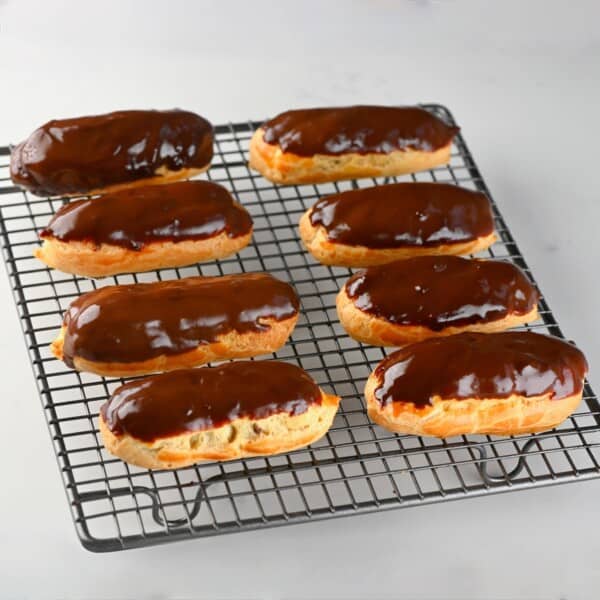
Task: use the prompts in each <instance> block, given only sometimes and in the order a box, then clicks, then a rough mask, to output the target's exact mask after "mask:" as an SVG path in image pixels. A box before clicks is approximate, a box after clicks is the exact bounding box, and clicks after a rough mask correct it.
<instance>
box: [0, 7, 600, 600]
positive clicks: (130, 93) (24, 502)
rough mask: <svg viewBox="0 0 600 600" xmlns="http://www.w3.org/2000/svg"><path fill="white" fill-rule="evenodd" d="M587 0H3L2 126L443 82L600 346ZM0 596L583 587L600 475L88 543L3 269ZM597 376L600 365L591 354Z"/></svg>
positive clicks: (596, 79)
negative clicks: (133, 543) (170, 539)
mask: <svg viewBox="0 0 600 600" xmlns="http://www.w3.org/2000/svg"><path fill="white" fill-rule="evenodd" d="M599 19H600V5H599V4H597V3H596V2H594V0H590V1H588V2H585V1H580V2H559V1H550V0H545V1H543V0H540V1H529V2H522V1H520V0H519V1H517V0H505V1H504V2H495V3H492V2H481V1H476V0H472V1H458V0H456V1H447V2H442V1H439V2H436V1H427V0H415V1H410V2H409V1H407V2H394V1H392V0H371V1H362V2H358V1H356V2H345V3H342V2H316V1H312V2H306V1H304V2H294V3H292V2H278V3H275V2H272V3H267V2H264V1H261V0H254V1H253V2H252V3H248V2H241V1H240V2H227V1H220V2H219V1H214V2H195V3H194V2H191V1H190V2H183V1H175V0H170V1H169V2H165V1H163V2H158V1H153V2H142V1H141V0H140V1H139V2H134V1H131V2H126V1H120V2H117V1H107V0H102V1H98V2H91V3H84V2H79V3H78V2H75V1H72V2H67V1H64V0H63V1H58V0H57V1H54V2H42V1H41V0H40V1H39V2H27V1H20V2H17V1H16V0H8V1H7V0H4V1H1V0H0V90H1V92H0V97H1V104H0V136H1V137H0V145H3V144H4V143H7V142H15V141H19V140H20V139H21V138H22V137H24V136H26V135H27V134H28V133H29V132H30V131H31V130H32V129H33V128H34V127H35V126H37V125H39V124H41V123H42V122H44V121H46V120H48V119H50V118H52V117H64V116H74V115H79V114H89V113H96V112H104V111H109V110H114V109H119V108H128V107H131V108H150V107H156V108H171V107H173V106H178V107H182V108H188V109H191V110H195V111H197V112H199V113H201V114H203V115H205V116H206V117H208V118H209V119H210V120H211V121H212V122H213V123H219V122H223V121H228V120H231V121H235V120H240V119H248V118H262V117H265V116H268V115H272V114H274V113H276V112H279V111H281V110H285V109H287V108H291V107H300V106H307V105H313V106H314V105H332V104H349V103H381V104H386V103H389V104H396V103H411V102H428V101H430V102H440V103H443V104H445V105H447V106H448V107H449V108H450V109H451V110H452V111H453V113H454V115H455V117H456V119H457V120H458V121H459V123H460V124H461V125H462V128H463V133H464V135H465V137H466V139H467V141H468V143H469V145H470V148H471V150H472V152H473V153H474V156H475V158H476V160H477V162H478V164H479V166H480V168H481V170H482V171H483V174H484V176H485V178H486V180H487V182H488V185H489V187H490V188H491V191H492V193H493V195H494V197H495V199H496V201H497V202H498V204H499V205H500V208H501V210H502V211H503V213H504V216H505V218H506V220H507V222H508V225H509V227H511V229H512V231H513V233H514V235H515V237H516V239H517V242H518V243H519V245H520V248H521V250H522V252H523V254H524V255H525V257H526V259H527V260H528V262H529V265H530V267H531V268H532V270H533V272H534V273H535V276H536V278H537V280H538V283H539V284H540V287H541V289H542V290H543V291H544V293H545V295H546V298H547V299H548V301H549V303H550V305H551V307H552V308H553V310H554V313H555V315H556V317H557V319H558V320H559V322H560V324H561V326H562V328H563V330H564V332H565V334H566V335H567V336H568V337H570V338H572V339H574V340H576V341H577V343H578V345H579V346H580V347H581V348H582V349H583V350H584V351H585V352H586V353H587V355H588V358H589V361H590V363H591V365H592V369H593V368H594V366H595V365H597V364H600V346H599V345H598V343H597V340H598V339H599V338H600V319H599V318H598V308H597V307H598V305H599V304H600V278H599V277H598V258H599V250H600V243H599V240H598V227H597V221H598V219H599V218H600V198H599V197H598V189H599V188H598V174H597V170H598V166H597V159H596V152H597V140H598V139H599V138H600V118H599V116H598V115H599V113H598V105H599V104H600V34H599V32H598V27H597V23H598V21H599ZM0 308H1V310H0V327H1V328H2V331H3V343H2V345H1V347H0V364H2V366H3V376H2V380H1V383H0V388H1V389H2V396H3V400H2V401H3V404H4V410H3V412H2V419H0V473H1V475H2V491H1V492H0V597H2V598H36V599H42V598H59V597H60V598H97V599H108V598H155V599H158V598H181V599H183V598H293V599H304V598H340V599H342V598H343V599H346V600H350V599H354V598H356V599H358V598H361V599H362V598H462V599H467V598H495V599H496V598H534V597H535V598H569V599H572V598H589V597H592V596H593V595H594V594H596V595H597V590H598V586H599V585H600V570H599V569H598V556H599V552H600V532H599V531H598V514H599V511H598V505H599V494H600V481H595V482H587V483H581V484H574V485H566V486H559V487H554V488H545V489H537V490H532V491H526V492H519V493H513V494H505V495H500V496H492V497H485V498H480V499H474V500H463V501H460V502H455V503H447V504H442V505H433V506H426V507H422V508H415V509H407V510H400V511H392V512H387V513H384V514H377V515H367V516H362V517H356V518H349V519H341V520H335V521H329V522H320V523H316V524H309V525H300V526H294V527H287V528H281V529H274V530H266V531H262V532H250V533H244V534H238V535H233V536H224V537H220V538H209V539H203V540H193V541H190V542H185V543H178V544H169V545H166V546H162V547H154V548H149V549H144V550H133V551H128V552H120V553H114V554H110V555H106V554H105V555H94V554H91V553H89V552H86V551H85V550H83V549H82V547H81V546H80V544H79V542H78V540H77V538H76V535H75V530H74V527H73V524H72V522H71V516H70V513H69V508H68V505H67V502H66V500H65V495H64V491H63V489H62V483H61V479H60V476H59V473H58V470H57V466H56V461H55V458H54V453H53V450H52V446H51V442H50V438H49V435H48V432H47V429H46V425H45V422H44V417H43V415H42V411H41V409H40V402H39V399H38V396H37V392H36V389H35V384H34V381H33V377H32V375H31V367H30V365H29V360H28V357H27V353H26V350H25V345H24V342H23V337H22V335H21V331H20V325H19V322H18V318H17V313H16V309H15V306H14V302H13V299H12V297H11V293H10V289H9V286H8V282H7V277H6V273H5V270H4V269H3V268H2V269H0ZM591 379H592V383H594V381H597V380H596V379H595V371H594V370H592V377H591Z"/></svg>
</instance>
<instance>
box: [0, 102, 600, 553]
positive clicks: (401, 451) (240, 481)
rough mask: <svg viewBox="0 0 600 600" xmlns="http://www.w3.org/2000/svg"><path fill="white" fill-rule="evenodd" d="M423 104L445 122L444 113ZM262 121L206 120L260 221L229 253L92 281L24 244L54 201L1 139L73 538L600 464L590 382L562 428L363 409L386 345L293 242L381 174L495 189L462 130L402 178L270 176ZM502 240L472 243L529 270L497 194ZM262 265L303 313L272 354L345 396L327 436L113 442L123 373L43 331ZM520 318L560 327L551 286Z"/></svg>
mask: <svg viewBox="0 0 600 600" xmlns="http://www.w3.org/2000/svg"><path fill="white" fill-rule="evenodd" d="M425 108H426V109H428V110H430V111H431V112H433V113H434V114H436V115H438V116H440V117H441V118H443V119H444V120H446V121H447V122H448V123H454V119H453V117H452V115H451V114H450V112H449V111H448V110H447V109H446V108H444V107H443V106H439V105H425ZM259 124H260V122H253V121H249V122H247V123H236V124H229V125H221V126H218V127H217V128H216V139H215V158H214V162H213V165H212V166H211V168H210V170H209V172H208V174H207V177H208V178H209V179H211V180H213V181H217V182H219V183H221V184H223V185H225V186H226V187H227V188H228V189H229V190H231V191H232V192H233V193H234V195H235V196H236V197H237V198H238V199H239V201H240V202H242V204H243V205H244V206H245V207H246V208H247V209H248V210H249V212H250V213H251V215H252V218H253V219H254V239H253V242H252V244H251V245H250V246H248V247H247V248H246V249H244V250H243V251H242V252H241V253H240V254H238V255H237V256H235V257H232V258H228V259H225V260H220V261H215V262H211V263H205V264H198V265H194V266H190V267H186V268H179V269H163V270H160V271H156V272H150V273H142V274H137V275H129V274H128V275H119V276H116V277H111V278H107V279H104V280H100V281H93V280H89V279H85V278H82V277H75V276H72V275H67V274H64V273H61V272H59V271H54V270H51V269H48V268H46V267H45V266H44V265H42V264H41V263H40V262H38V261H37V260H36V259H34V258H32V255H31V253H32V249H33V248H34V247H35V246H36V245H37V244H38V243H39V242H38V237H37V232H38V231H39V230H40V229H41V228H43V227H44V226H45V225H46V224H47V222H48V220H49V219H50V217H51V215H52V214H53V213H54V212H55V211H56V210H57V209H58V208H59V206H60V205H61V204H62V203H63V202H64V200H61V199H54V200H51V199H40V198H36V197H31V196H29V195H28V194H26V193H25V192H23V191H21V190H19V189H17V188H15V187H13V186H12V183H11V181H10V178H9V175H8V155H9V149H8V148H1V149H0V214H1V218H0V234H1V236H2V246H3V251H4V252H3V253H4V258H5V261H6V265H7V269H8V274H9V277H10V281H11V285H12V289H13V291H14V295H15V299H16V303H17V308H18V312H19V317H20V319H21V323H22V326H23V331H24V335H25V340H26V343H27V346H28V349H29V354H30V358H31V361H32V365H33V371H34V375H35V378H36V380H37V383H38V387H39V390H40V394H41V398H42V404H43V408H44V413H45V415H46V419H47V421H48V425H49V429H50V433H51V436H52V440H53V443H54V448H55V451H56V454H57V458H58V463H59V466H60V470H61V473H62V477H63V481H64V484H65V487H66V492H67V497H68V500H69V503H70V505H71V510H72V514H73V518H74V521H75V525H76V529H77V532H78V535H79V537H80V539H81V542H82V544H83V545H84V546H85V547H86V548H87V549H89V550H93V551H113V550H121V549H125V548H133V547H139V546H146V545H151V544H157V543H161V542H167V541H172V540H178V539H185V538H191V537H197V536H209V535H216V534H222V533H228V532H236V531H242V530H248V529H255V528H262V527H269V526H275V525H283V524H288V523H298V522H305V521H312V520H315V519H324V518H331V517H337V516H341V515H349V514H359V513H364V512H368V511H375V510H383V509H389V508H399V507H406V506H412V505H417V504H423V503H428V502H437V501H443V500H450V499H455V498H464V497H468V496H473V495H481V494H487V493H494V492H501V491H508V490H514V489H519V488H524V487H530V486H537V485H545V484H551V483H559V482H564V481H574V480H576V479H583V478H590V477H597V476H598V474H599V470H600V469H599V466H598V458H599V451H598V445H599V443H600V420H599V418H598V416H599V406H598V403H597V399H596V397H595V396H594V394H593V392H592V390H591V389H590V387H589V386H588V385H586V387H585V393H584V402H582V404H581V405H580V407H579V409H578V411H577V412H576V413H575V414H574V415H573V416H572V417H571V418H570V419H568V420H567V421H566V422H565V423H563V424H562V425H561V426H560V427H559V428H557V429H556V430H553V431H551V432H546V433H541V434H537V435H535V436H519V437H515V438H492V437H489V436H458V437H454V438H449V439H446V440H437V439H428V438H420V437H415V436H406V435H396V434H392V433H390V432H388V431H386V430H384V429H381V428H379V427H378V426H376V425H374V424H372V423H371V422H370V421H369V419H368V418H367V416H366V413H365V407H364V402H363V395H362V392H363V387H364V384H365V381H366V378H367V376H368V375H369V373H370V371H371V370H372V369H373V368H374V366H375V365H376V364H377V363H378V362H379V361H380V360H381V359H382V358H383V356H384V355H385V354H386V352H387V351H386V350H384V349H381V348H376V347H370V346H367V345H363V344H360V343H358V342H355V341H354V340H352V339H351V338H349V337H348V336H347V335H346V333H345V332H344V330H343V329H342V327H341V325H340V324H339V322H338V320H337V315H336V311H335V296H336V293H337V291H338V289H339V288H340V286H341V285H343V283H344V281H345V280H346V279H347V278H348V276H349V275H350V274H351V271H350V270H348V269H346V268H335V267H334V268H332V267H327V266H323V265H320V264H318V263H317V262H316V261H315V260H314V259H313V258H312V257H311V256H310V255H309V254H308V253H306V252H305V251H304V249H303V247H302V245H301V242H300V240H299V237H298V231H297V223H298V220H299V218H300V216H301V214H302V213H303V212H304V211H305V210H306V209H308V208H310V206H312V204H313V203H314V202H315V201H316V200H317V199H318V198H320V197H322V196H324V195H327V194H330V193H334V192H339V191H342V190H346V189H351V188H355V187H363V186H370V185H374V184H382V183H388V182H391V181H403V180H413V181H439V182H450V183H454V184H457V185H461V186H464V187H467V188H470V189H478V190H481V191H483V192H485V193H487V194H488V195H489V191H488V190H487V188H486V185H485V183H484V181H483V179H482V177H481V174H480V173H479V170H478V168H477V166H476V165H475V162H474V160H473V157H472V156H471V154H470V152H469V150H468V148H467V146H466V144H465V142H464V140H463V138H462V136H461V135H459V136H457V138H456V140H455V145H454V147H453V151H452V158H451V161H450V164H449V165H448V166H443V167H439V168H436V169H434V170H432V171H425V172H421V173H418V174H415V175H412V176H406V177H398V178H387V179H378V180H375V179H363V180H358V181H347V182H339V183H331V184H322V185H301V186H294V185H290V186H274V185H272V184H271V183H269V182H267V181H266V180H265V179H263V178H262V177H261V176H259V175H258V174H256V173H254V172H252V171H250V170H249V169H248V167H247V162H246V160H247V149H248V142H249V139H250V137H251V135H252V132H253V131H254V129H255V128H256V127H257V126H258V125H259ZM494 214H495V221H496V229H497V232H498V236H499V241H498V242H497V243H496V244H495V245H494V246H493V247H492V248H491V249H489V250H488V251H486V252H482V253H480V254H479V255H478V256H482V257H496V258H503V259H507V260H510V261H512V262H514V263H515V264H517V265H519V266H520V267H521V268H523V269H524V270H525V271H526V272H527V273H528V275H529V276H530V277H531V278H532V279H533V277H532V275H531V273H530V271H529V269H528V268H527V265H526V263H525V261H524V259H523V257H522V256H521V254H520V252H519V249H518V247H517V245H516V243H515V241H514V240H513V238H512V236H511V234H510V231H509V230H508V228H507V227H506V224H505V222H504V220H503V218H502V216H501V215H500V213H499V211H498V209H497V207H496V205H495V204H494ZM252 271H268V272H270V273H272V274H273V275H275V276H276V277H279V278H281V279H284V280H286V281H289V282H291V283H292V284H293V285H294V286H295V288H296V290H297V291H298V293H299V295H300V298H301V303H302V307H301V315H300V319H299V321H298V325H297V327H296V329H295V331H294V333H293V335H292V337H291V339H290V340H289V342H288V343H287V344H286V346H285V347H284V348H283V349H282V350H280V351H279V352H277V353H276V354H274V355H273V357H276V358H278V359H281V360H286V361H290V362H294V363H296V364H298V365H300V366H301V367H303V368H304V369H306V370H307V371H308V372H309V373H310V374H311V375H312V377H313V378H314V379H315V380H316V381H317V382H318V383H319V384H320V385H321V386H322V387H323V388H324V389H325V390H326V391H327V392H329V393H335V394H337V395H339V396H341V397H342V402H341V406H340V410H339V412H338V414H337V416H336V418H335V421H334V424H333V427H332V428H331V430H330V432H329V433H328V435H327V436H326V437H324V438H323V439H322V440H320V441H319V442H317V443H315V444H313V445H312V446H310V447H309V448H306V449H303V450H299V451H295V452H292V453H289V454H284V455H279V456H274V457H268V458H250V459H244V460H238V461H232V462H227V463H207V464H201V465H196V466H193V467H189V468H185V469H179V470H177V471H147V470H144V469H139V468H137V467H131V466H128V465H127V464H125V463H123V462H121V461H120V460H118V459H116V458H114V457H112V456H110V455H109V454H108V453H107V452H105V450H104V449H103V447H102V444H101V442H100V439H99V434H98V428H97V414H98V410H99V407H100V405H101V404H102V403H103V402H105V400H106V399H107V397H108V396H109V395H110V393H111V392H112V391H113V390H114V389H115V388H116V387H117V386H118V385H120V384H121V383H123V382H124V381H126V379H121V378H119V379H114V378H113V379H111V378H100V377H97V376H95V375H92V374H88V373H77V372H75V371H71V370H70V369H68V368H66V367H65V365H64V364H63V363H62V362H60V361H57V360H55V359H54V358H53V357H52V356H51V354H50V351H49V348H48V345H49V343H50V341H51V340H52V339H53V337H54V336H55V335H56V333H57V331H58V330H59V328H60V326H61V322H62V315H63V312H64V311H65V309H66V308H67V306H68V305H69V303H70V302H71V301H72V300H73V299H74V298H76V297H77V296H78V295H79V294H81V293H83V292H86V291H89V290H91V289H94V288H96V287H98V286H103V285H110V284H115V283H118V284H123V283H132V282H138V281H139V282H144V281H156V280H166V279H173V278H178V277H187V276H193V275H222V274H226V273H239V272H252ZM527 329H531V330H536V331H539V332H547V333H550V334H552V335H557V336H561V337H562V333H561V331H560V329H559V327H558V325H557V324H556V322H555V320H554V317H553V315H552V313H551V311H550V309H549V308H548V306H547V304H546V302H545V300H544V299H543V298H542V299H541V301H540V319H539V320H538V321H536V322H534V323H531V324H529V325H528V326H527Z"/></svg>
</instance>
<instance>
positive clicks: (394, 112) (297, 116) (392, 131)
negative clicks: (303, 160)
mask: <svg viewBox="0 0 600 600" xmlns="http://www.w3.org/2000/svg"><path fill="white" fill-rule="evenodd" d="M262 128H263V130H264V135H263V140H264V141H265V142H266V143H267V144H273V145H279V147H280V148H281V150H283V152H291V153H292V154H296V155H298V156H313V155H314V154H329V155H333V156H337V155H340V154H346V153H350V152H353V153H358V154H371V153H375V154H387V153H389V152H395V151H398V150H407V149H411V150H420V151H423V152H433V151H435V150H438V149H440V148H442V147H443V146H446V145H447V144H449V143H450V142H451V141H452V138H453V137H454V136H455V135H456V133H457V132H458V130H459V128H458V127H451V126H449V125H446V123H444V121H442V120H441V119H439V118H438V117H436V116H434V115H433V114H431V113H430V112H428V111H426V110H425V109H423V108H418V107H416V106H403V107H394V106H345V107H339V108H309V109H305V110H290V111H287V112H284V113H281V114H280V115H277V116H276V117H275V118H273V119H270V120H269V121H267V122H266V123H263V125H262Z"/></svg>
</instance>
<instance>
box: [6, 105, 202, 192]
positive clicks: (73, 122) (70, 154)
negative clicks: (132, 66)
mask: <svg viewBox="0 0 600 600" xmlns="http://www.w3.org/2000/svg"><path fill="white" fill-rule="evenodd" d="M212 155H213V130H212V125H211V124H210V123H209V122H208V121H207V120H206V119H203V118H202V117H200V116H199V115H196V114H194V113H191V112H187V111H183V110H165V111H156V110H123V111H118V112H113V113H108V114H105V115H96V116H91V117H79V118H75V119H61V120H54V121H49V122H48V123H46V124H45V125H42V126H41V127H39V128H38V129H36V130H35V131H34V132H33V133H32V134H31V135H30V136H29V137H28V138H27V139H26V140H25V141H24V142H22V143H21V144H19V145H18V146H17V147H16V148H15V149H14V150H13V152H12V155H11V162H10V175H11V178H12V180H13V182H14V183H15V184H16V185H20V186H22V187H24V188H26V189H28V190H29V191H31V192H33V193H34V194H38V195H40V196H56V195H67V194H85V193H87V192H90V191H92V190H98V189H102V188H105V187H108V186H111V185H116V184H121V183H129V182H132V181H136V180H139V179H145V178H148V177H153V176H155V175H156V174H157V173H156V171H157V170H158V169H161V168H162V169H168V170H169V171H179V170H181V169H189V168H192V169H201V168H205V167H207V166H208V165H209V164H210V161H211V159H212ZM158 174H159V175H160V173H158Z"/></svg>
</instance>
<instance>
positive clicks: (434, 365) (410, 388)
mask: <svg viewBox="0 0 600 600" xmlns="http://www.w3.org/2000/svg"><path fill="white" fill-rule="evenodd" d="M586 372H587V362H586V360H585V357H584V356H583V354H582V352H581V351H580V350H578V349H577V348H576V347H575V346H573V345H571V344H569V343H568V342H565V341H564V340H561V339H559V338H555V337H550V336H547V335H541V334H537V333H531V332H526V331H510V332H503V333H461V334H458V335H451V336H447V337H442V338H431V339H428V340H425V341H423V342H419V343H417V344H411V345H409V346H405V347H404V348H402V349H401V350H398V351H397V352H394V353H393V354H390V355H389V356H388V357H387V358H385V359H383V360H382V361H381V362H380V363H379V365H378V366H377V368H376V369H375V375H376V377H377V379H378V381H379V382H380V383H379V386H378V387H377V388H376V389H375V398H376V399H377V400H378V401H379V402H380V403H381V405H382V406H385V405H387V404H390V403H392V402H412V403H414V405H415V406H417V407H424V406H428V405H429V404H431V399H432V398H434V397H436V396H437V397H440V398H442V399H459V400H460V399H465V398H507V397H508V396H510V395H512V394H517V395H520V396H525V397H531V396H539V395H542V394H547V393H550V395H551V397H552V398H554V399H556V400H560V399H561V398H566V397H567V396H572V395H574V394H578V393H580V392H581V390H582V388H583V380H584V377H585V374H586Z"/></svg>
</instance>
